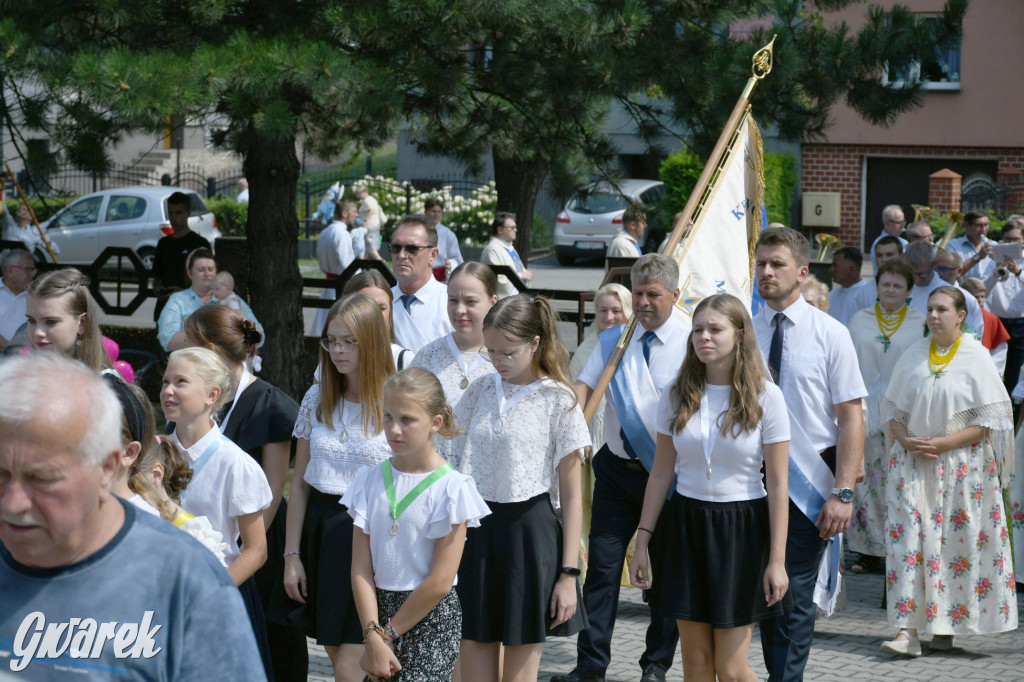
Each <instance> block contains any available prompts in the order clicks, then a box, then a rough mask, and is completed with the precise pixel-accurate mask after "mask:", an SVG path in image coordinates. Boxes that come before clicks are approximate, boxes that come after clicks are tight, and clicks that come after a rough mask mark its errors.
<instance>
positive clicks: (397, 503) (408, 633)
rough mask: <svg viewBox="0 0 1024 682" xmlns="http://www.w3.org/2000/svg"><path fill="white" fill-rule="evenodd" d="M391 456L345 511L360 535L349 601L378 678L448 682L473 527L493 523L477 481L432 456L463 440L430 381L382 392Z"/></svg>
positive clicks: (370, 472)
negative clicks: (459, 582)
mask: <svg viewBox="0 0 1024 682" xmlns="http://www.w3.org/2000/svg"><path fill="white" fill-rule="evenodd" d="M384 433H385V434H386V435H387V438H388V444H389V445H390V446H391V450H392V452H393V454H392V456H391V459H390V460H388V461H387V462H384V464H382V465H380V466H375V467H363V468H362V469H360V470H359V473H358V474H357V475H356V480H355V482H354V483H353V484H352V485H351V486H350V487H349V489H348V490H347V491H346V492H345V496H344V497H343V498H342V502H343V503H344V504H346V505H347V506H348V508H349V514H351V515H352V518H353V519H354V522H355V525H356V526H358V527H359V529H360V531H361V532H358V531H357V532H356V533H355V540H354V543H353V551H352V555H353V556H352V585H353V587H352V591H353V593H354V594H355V600H356V605H357V607H358V609H359V615H360V616H361V621H362V624H363V632H364V638H365V653H364V655H363V660H362V666H363V670H365V671H366V673H367V674H368V675H369V676H370V677H371V678H374V679H376V678H379V677H385V678H389V679H393V680H396V681H397V680H447V679H450V678H451V676H452V670H453V669H454V667H455V659H456V657H457V656H458V655H459V639H460V636H461V634H462V608H461V606H460V604H459V598H458V597H457V596H456V594H455V592H454V591H453V590H452V586H453V585H454V583H455V579H456V572H457V571H458V569H459V561H460V560H461V559H462V550H463V548H464V547H465V544H466V527H467V526H474V527H475V526H479V525H480V519H481V518H482V517H484V516H486V515H487V514H488V513H489V510H488V509H487V505H486V504H484V501H483V499H481V497H480V495H479V493H477V491H476V486H474V485H473V479H472V478H470V477H469V476H466V475H464V474H460V473H458V472H457V471H455V470H454V469H453V468H452V465H451V464H449V463H447V462H446V461H445V460H444V458H442V457H441V455H439V454H438V453H437V450H435V449H434V443H433V441H434V439H435V437H437V436H440V437H442V438H449V437H451V436H453V435H455V434H456V433H458V430H457V429H456V427H455V423H454V418H453V416H452V410H451V408H450V407H448V404H447V403H446V402H445V399H444V391H443V390H442V388H441V384H440V382H439V381H438V380H437V377H435V376H434V375H433V374H431V373H430V372H428V371H427V370H425V369H423V368H421V367H411V368H409V369H407V370H405V371H403V372H399V373H398V374H393V375H391V377H390V378H389V379H388V382H387V384H386V385H385V387H384Z"/></svg>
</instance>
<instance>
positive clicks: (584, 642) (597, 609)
mask: <svg viewBox="0 0 1024 682" xmlns="http://www.w3.org/2000/svg"><path fill="white" fill-rule="evenodd" d="M646 489H647V470H646V469H644V468H643V465H642V464H640V462H639V461H637V460H624V459H622V458H620V457H616V456H615V455H613V454H612V453H611V451H610V450H609V449H608V446H607V445H606V446H604V447H603V448H601V449H600V450H598V452H597V455H595V456H594V503H593V507H592V511H591V519H590V545H589V552H590V560H589V562H588V564H587V580H586V582H585V583H584V584H583V604H584V606H585V607H586V609H587V618H588V619H589V620H590V627H589V628H587V629H586V630H583V631H582V632H580V634H579V639H578V640H577V643H576V657H577V662H576V665H577V667H579V668H581V669H583V670H588V671H591V672H595V673H597V674H599V675H602V676H603V675H604V674H605V672H606V671H607V669H608V665H609V663H610V662H611V643H612V631H613V630H614V628H615V617H616V615H617V613H618V608H619V581H620V579H621V576H622V562H623V561H624V560H625V558H626V549H627V548H628V546H629V540H630V538H632V537H633V533H635V532H636V528H637V525H639V523H640V514H641V512H642V511H643V505H644V491H645V490H646ZM667 513H668V505H665V508H664V509H663V510H662V516H661V517H660V519H659V521H658V525H657V527H656V528H654V529H653V530H654V536H653V537H652V538H651V540H650V545H649V551H650V553H651V555H652V563H656V561H657V560H656V559H654V557H656V556H660V553H661V549H662V547H663V546H664V537H663V536H664V529H665V527H666V525H667V524H666V523H665V522H664V521H663V519H664V518H666V516H667ZM657 610H658V608H657V604H651V622H650V625H648V627H647V642H646V644H647V645H646V648H645V650H644V653H643V655H642V656H641V657H640V661H639V662H640V668H641V669H643V668H646V667H647V666H648V665H650V664H651V663H659V664H661V665H662V666H664V668H665V669H666V670H667V669H668V668H670V667H671V666H672V659H673V658H675V654H676V645H677V644H678V643H679V629H678V628H677V627H676V622H675V620H674V619H672V618H663V617H661V616H660V615H659V614H658V613H657Z"/></svg>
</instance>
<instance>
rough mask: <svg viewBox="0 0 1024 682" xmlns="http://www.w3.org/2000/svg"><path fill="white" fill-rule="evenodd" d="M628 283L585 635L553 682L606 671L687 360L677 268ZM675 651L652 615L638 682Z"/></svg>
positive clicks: (604, 346)
mask: <svg viewBox="0 0 1024 682" xmlns="http://www.w3.org/2000/svg"><path fill="white" fill-rule="evenodd" d="M630 276H631V279H632V285H633V291H632V293H633V311H634V314H635V315H636V319H637V322H638V323H639V324H638V325H637V327H636V331H635V332H634V333H633V337H632V339H631V340H630V342H629V345H628V346H627V348H626V352H625V354H624V355H623V357H622V361H621V362H620V363H619V366H618V368H616V371H615V376H614V378H613V380H612V384H611V385H610V386H609V393H608V400H607V401H606V407H605V419H604V435H605V445H604V447H602V448H601V449H600V450H598V452H597V453H596V454H595V455H594V458H593V467H594V479H595V483H594V494H593V505H592V509H591V522H590V544H589V551H590V556H589V562H588V564H587V580H586V582H585V583H584V585H583V603H584V605H585V607H586V610H587V618H588V620H589V621H590V627H589V628H588V629H586V630H584V631H583V632H581V633H580V634H579V638H578V639H577V643H576V668H575V669H574V670H573V671H572V672H570V673H568V674H567V675H555V676H554V677H552V678H551V679H552V682H600V681H601V680H604V675H605V672H606V670H607V668H608V664H609V663H610V661H611V640H612V631H613V628H614V627H615V616H616V612H617V609H618V603H619V581H620V580H621V575H622V562H623V560H624V559H625V556H626V548H627V546H628V544H629V540H630V538H631V537H633V533H635V532H636V530H637V526H638V524H639V523H640V513H641V512H642V511H643V502H644V491H645V490H646V487H647V478H648V473H649V471H650V467H651V465H652V464H653V459H654V444H653V442H654V436H653V434H654V433H655V431H656V422H657V412H658V398H659V397H660V396H661V394H662V393H663V392H664V391H665V390H668V388H669V387H670V386H671V385H672V381H673V380H674V379H675V377H676V373H677V372H678V371H679V366H680V365H681V364H682V362H683V358H684V356H685V354H686V346H687V341H688V335H689V329H688V328H687V325H686V324H685V323H684V322H681V321H680V320H679V318H676V317H674V316H673V315H672V309H673V308H674V306H675V302H676V300H677V299H678V298H679V266H678V265H677V264H676V262H675V261H674V260H672V259H671V258H668V257H667V256H662V255H660V254H653V253H650V254H647V255H646V256H642V257H641V258H640V259H639V260H637V262H636V263H635V264H634V265H633V269H632V271H631V273H630ZM621 332H622V326H619V327H613V328H612V329H609V330H607V331H605V332H603V333H602V335H601V341H600V344H599V345H598V347H597V348H596V349H595V350H594V353H593V354H592V355H591V356H590V360H589V361H588V362H587V366H586V367H585V368H584V370H583V373H582V374H581V375H580V378H579V381H577V382H576V393H577V395H578V396H579V400H580V404H583V405H585V404H586V402H587V399H588V398H589V397H590V394H591V392H592V391H593V389H594V387H595V386H596V385H597V382H598V379H599V377H600V376H601V373H602V372H603V371H604V368H605V365H606V364H607V356H608V355H610V350H611V347H614V345H615V343H616V342H617V341H618V339H619V336H620V334H621ZM620 405H622V406H623V407H622V408H620ZM620 415H621V417H622V418H621V419H620ZM623 422H626V423H623ZM664 518H665V515H664V513H663V515H662V519H663V520H664ZM667 525H668V524H667V522H665V523H662V522H659V523H658V525H657V526H656V527H655V529H654V536H653V537H652V538H651V544H650V551H651V553H652V554H654V555H657V554H658V553H660V551H661V550H662V546H663V545H662V543H663V542H664V537H663V536H664V533H665V527H666V526H667ZM678 641H679V631H678V628H677V627H676V623H675V621H674V620H673V619H671V618H663V617H662V616H661V615H659V614H658V613H656V612H655V611H653V610H652V611H651V622H650V625H649V626H648V628H647V647H646V650H645V651H644V652H643V655H642V656H641V657H640V668H641V669H642V671H643V673H642V677H641V678H640V679H641V682H662V681H663V680H665V672H666V671H667V670H668V669H669V667H670V666H671V665H672V659H673V658H674V656H675V649H676V644H677V643H678Z"/></svg>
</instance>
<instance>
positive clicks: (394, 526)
mask: <svg viewBox="0 0 1024 682" xmlns="http://www.w3.org/2000/svg"><path fill="white" fill-rule="evenodd" d="M391 534H392V535H398V519H395V521H394V523H392V524H391Z"/></svg>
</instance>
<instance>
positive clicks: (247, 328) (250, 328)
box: [241, 317, 263, 347]
mask: <svg viewBox="0 0 1024 682" xmlns="http://www.w3.org/2000/svg"><path fill="white" fill-rule="evenodd" d="M241 326H242V339H243V340H244V341H245V345H247V346H254V347H255V346H258V345H259V343H260V341H262V340H263V334H261V333H260V330H259V329H257V328H256V323H255V322H253V321H252V320H250V319H249V318H247V317H246V318H242V322H241Z"/></svg>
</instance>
